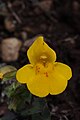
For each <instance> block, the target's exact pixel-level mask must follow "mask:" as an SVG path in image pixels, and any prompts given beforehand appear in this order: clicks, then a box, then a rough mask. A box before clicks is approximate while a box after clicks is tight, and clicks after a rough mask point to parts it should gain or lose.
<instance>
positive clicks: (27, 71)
mask: <svg viewBox="0 0 80 120" xmlns="http://www.w3.org/2000/svg"><path fill="white" fill-rule="evenodd" d="M33 77H34V70H33V66H32V65H31V64H28V65H25V66H23V67H22V68H21V69H19V70H18V71H17V73H16V79H17V80H18V81H19V82H20V83H27V82H28V81H29V80H32V78H33Z"/></svg>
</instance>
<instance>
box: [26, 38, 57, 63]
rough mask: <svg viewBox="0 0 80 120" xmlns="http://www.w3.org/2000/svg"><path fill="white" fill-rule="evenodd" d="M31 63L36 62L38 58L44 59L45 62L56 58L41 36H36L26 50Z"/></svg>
mask: <svg viewBox="0 0 80 120" xmlns="http://www.w3.org/2000/svg"><path fill="white" fill-rule="evenodd" d="M27 55H28V58H29V61H30V63H31V64H36V63H37V62H39V61H40V59H46V61H47V62H54V61H55V60H56V53H55V51H54V50H52V49H51V48H50V47H49V46H48V45H47V44H46V43H45V42H44V41H43V37H42V36H40V37H38V38H37V39H36V40H35V41H34V43H33V44H32V45H31V47H30V48H29V49H28V51H27Z"/></svg>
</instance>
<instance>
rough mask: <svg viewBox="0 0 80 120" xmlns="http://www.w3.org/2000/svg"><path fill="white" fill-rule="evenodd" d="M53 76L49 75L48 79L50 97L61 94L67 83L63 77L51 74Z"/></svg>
mask: <svg viewBox="0 0 80 120" xmlns="http://www.w3.org/2000/svg"><path fill="white" fill-rule="evenodd" d="M53 74H54V75H51V76H50V77H49V78H50V94H51V95H57V94H60V93H62V92H63V91H64V90H65V89H66V87H67V83H68V81H67V80H66V79H64V77H62V76H60V75H58V74H55V73H53Z"/></svg>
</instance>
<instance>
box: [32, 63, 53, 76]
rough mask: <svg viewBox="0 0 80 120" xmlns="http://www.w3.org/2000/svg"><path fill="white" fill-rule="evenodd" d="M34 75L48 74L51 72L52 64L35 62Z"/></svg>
mask: <svg viewBox="0 0 80 120" xmlns="http://www.w3.org/2000/svg"><path fill="white" fill-rule="evenodd" d="M34 69H35V73H36V75H44V76H45V77H48V76H49V73H51V72H52V69H53V65H52V64H51V63H46V64H45V65H44V64H43V63H37V64H36V65H35V66H34Z"/></svg>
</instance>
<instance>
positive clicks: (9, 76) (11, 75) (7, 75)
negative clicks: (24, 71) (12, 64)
mask: <svg viewBox="0 0 80 120" xmlns="http://www.w3.org/2000/svg"><path fill="white" fill-rule="evenodd" d="M15 76H16V70H15V71H12V72H8V73H5V74H4V75H3V81H7V80H10V79H12V78H15Z"/></svg>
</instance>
